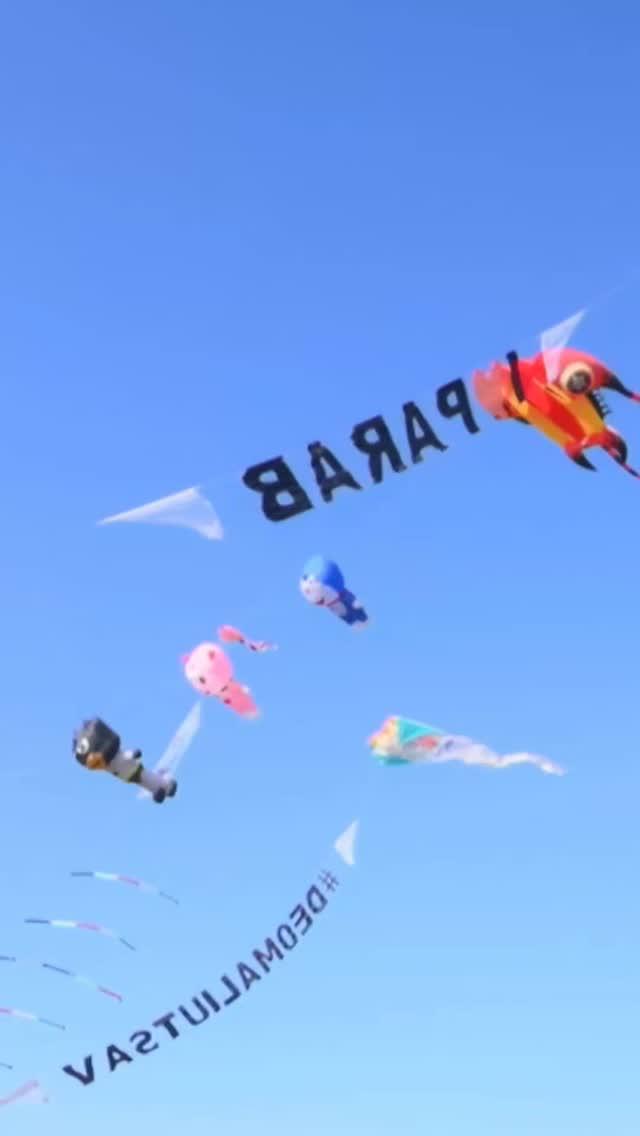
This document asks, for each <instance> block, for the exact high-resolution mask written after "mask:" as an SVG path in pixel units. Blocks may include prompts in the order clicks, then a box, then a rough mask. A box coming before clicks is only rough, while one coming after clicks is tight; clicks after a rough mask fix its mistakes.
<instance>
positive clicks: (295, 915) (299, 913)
mask: <svg viewBox="0 0 640 1136" xmlns="http://www.w3.org/2000/svg"><path fill="white" fill-rule="evenodd" d="M289 918H290V920H291V922H292V923H293V925H294V927H299V926H300V923H301V922H302V920H304V921H305V922H304V926H303V928H302V930H301V932H300V934H301V935H306V933H307V931H308V930H309V928H310V926H311V924H312V923H313V919H312V918H311V916H310V915H309V913H308V911H305V909H304V907H303V906H302V904H301V903H296V906H295V907H294V909H293V911H290V912H289Z"/></svg>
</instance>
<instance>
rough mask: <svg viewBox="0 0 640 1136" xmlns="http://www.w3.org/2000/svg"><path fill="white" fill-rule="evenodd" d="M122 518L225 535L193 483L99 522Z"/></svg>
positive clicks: (208, 535) (206, 534)
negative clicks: (176, 491)
mask: <svg viewBox="0 0 640 1136" xmlns="http://www.w3.org/2000/svg"><path fill="white" fill-rule="evenodd" d="M121 521H124V522H130V523H132V524H146V525H181V526H182V527H183V528H186V529H194V530H195V532H197V533H200V536H203V537H205V539H206V540H222V538H223V536H224V530H223V528H222V522H221V521H220V518H219V516H218V514H217V513H216V511H215V509H214V507H213V505H212V504H211V502H210V501H209V500H207V498H206V497H205V496H204V494H202V493H201V492H200V490H199V489H198V488H197V487H196V486H193V487H192V488H191V489H183V490H182V491H181V492H180V493H172V494H171V495H170V496H169V497H161V498H159V500H157V501H149V503H148V504H147V505H140V506H139V507H138V508H137V509H129V510H128V512H126V513H115V514H114V515H113V516H112V517H105V518H104V519H103V520H102V521H98V524H99V525H112V524H116V523H119V522H121Z"/></svg>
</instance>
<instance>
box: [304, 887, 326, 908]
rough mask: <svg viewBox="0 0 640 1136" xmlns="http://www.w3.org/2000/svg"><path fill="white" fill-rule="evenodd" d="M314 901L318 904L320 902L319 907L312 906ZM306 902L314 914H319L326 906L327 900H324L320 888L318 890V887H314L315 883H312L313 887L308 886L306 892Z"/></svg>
mask: <svg viewBox="0 0 640 1136" xmlns="http://www.w3.org/2000/svg"><path fill="white" fill-rule="evenodd" d="M314 901H315V902H316V903H319V904H320V906H319V907H314V906H313V904H314ZM307 903H308V904H309V907H310V908H311V910H312V911H313V914H314V915H319V914H320V912H321V911H324V909H325V907H326V906H327V900H326V898H325V896H324V895H323V894H322V892H321V891H320V890H319V889H318V888H317V887H316V885H315V884H314V885H313V887H310V888H309V890H308V892H307Z"/></svg>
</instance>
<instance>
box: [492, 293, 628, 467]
mask: <svg viewBox="0 0 640 1136" xmlns="http://www.w3.org/2000/svg"><path fill="white" fill-rule="evenodd" d="M583 314H584V313H578V316H574V317H572V319H570V320H566V321H565V322H564V323H563V324H559V325H558V327H557V328H552V329H551V330H550V331H549V332H545V333H544V335H543V336H542V350H541V351H540V353H539V354H538V355H535V356H534V357H533V358H531V359H519V358H518V356H517V354H516V353H515V351H511V352H510V353H509V354H508V355H507V363H506V364H505V363H493V364H492V365H491V367H490V368H489V370H488V371H476V372H475V373H474V375H473V386H474V390H475V395H476V398H477V399H478V402H479V403H480V405H481V406H482V407H483V408H484V409H485V410H487V411H488V412H489V414H491V415H492V416H493V417H494V418H496V419H499V420H500V419H506V418H511V419H513V420H514V421H516V422H522V423H524V424H525V425H527V426H534V427H535V428H536V429H537V430H539V431H540V432H541V433H542V434H544V435H545V437H546V438H549V439H550V441H552V442H555V443H556V445H558V446H561V447H562V449H563V450H564V452H565V454H566V455H567V457H569V458H571V460H572V461H574V462H576V464H577V465H579V466H582V468H583V469H590V470H593V469H595V467H594V466H593V465H592V464H591V462H590V461H589V459H588V458H587V457H586V455H585V450H588V449H590V448H591V447H593V446H599V447H600V448H601V449H603V450H604V451H605V453H607V454H609V456H610V457H612V458H613V459H614V461H616V462H617V463H618V464H619V465H621V466H622V468H623V469H625V470H626V471H627V473H630V474H631V475H632V476H633V477H639V476H640V474H638V472H637V471H636V470H635V469H632V468H631V466H629V465H627V445H626V442H625V441H624V438H622V437H621V436H620V434H619V433H618V432H617V430H614V429H613V428H612V427H610V426H606V425H605V421H604V420H605V418H606V416H607V415H608V413H609V410H608V407H607V405H606V403H605V402H604V400H603V398H602V393H601V392H602V391H603V390H610V391H615V392H616V393H617V394H621V395H624V397H625V398H630V399H633V400H634V402H640V395H639V394H634V393H633V391H630V390H628V389H627V387H625V386H624V385H623V384H622V383H621V382H620V379H619V378H618V377H617V376H616V375H615V374H614V373H613V372H612V371H611V370H610V369H609V367H607V366H606V364H604V363H602V362H601V361H600V360H598V359H595V358H594V357H593V356H592V355H588V354H587V353H586V352H585V351H577V350H573V349H571V348H568V347H566V346H565V344H566V341H567V339H568V338H569V335H570V334H571V332H572V331H573V329H574V327H575V326H576V325H577V323H578V322H579V321H580V319H581V318H582V315H583ZM545 343H547V344H551V346H549V347H548V348H547V349H545ZM557 343H560V346H556V345H555V344H557Z"/></svg>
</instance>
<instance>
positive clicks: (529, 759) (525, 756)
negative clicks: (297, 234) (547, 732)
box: [424, 737, 565, 777]
mask: <svg viewBox="0 0 640 1136" xmlns="http://www.w3.org/2000/svg"><path fill="white" fill-rule="evenodd" d="M424 760H425V761H427V762H429V763H432V764H439V763H442V762H445V761H461V762H462V763H463V765H483V766H485V767H486V768H489V769H508V768H509V767H510V766H512V765H533V766H535V767H536V769H539V770H540V771H541V772H542V773H551V774H554V775H555V776H556V777H562V775H563V774H564V772H565V770H564V769H562V768H561V766H559V765H556V764H555V762H553V761H549V759H548V758H546V757H539V756H538V754H535V753H505V754H499V753H495V752H494V751H493V750H492V749H489V747H488V746H485V745H480V744H479V743H478V742H474V741H471V739H470V738H460V737H445V738H443V739H442V742H441V744H440V745H439V746H438V748H437V749H436V750H434V751H433V752H432V753H431V754H429V755H428V756H426V757H425V758H424Z"/></svg>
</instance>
